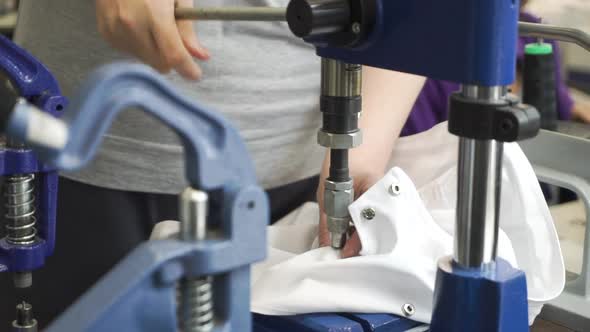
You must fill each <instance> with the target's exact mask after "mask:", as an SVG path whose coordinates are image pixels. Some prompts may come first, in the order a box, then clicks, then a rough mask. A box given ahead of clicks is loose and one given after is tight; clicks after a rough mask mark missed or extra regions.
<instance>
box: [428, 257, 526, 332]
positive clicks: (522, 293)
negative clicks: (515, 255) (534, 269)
mask: <svg viewBox="0 0 590 332" xmlns="http://www.w3.org/2000/svg"><path fill="white" fill-rule="evenodd" d="M528 330H529V324H528V302H527V286H526V278H525V275H524V272H522V271H520V270H517V269H515V268H513V267H512V266H511V265H510V263H508V262H507V261H505V260H503V259H499V258H498V259H497V260H496V263H495V265H494V266H493V267H491V268H490V269H489V270H486V271H481V270H479V269H466V268H462V267H459V266H456V265H455V264H454V263H453V260H452V258H451V257H443V258H442V259H441V260H440V261H439V264H438V272H437V275H436V285H435V289H434V310H433V313H432V321H431V325H430V331H432V332H471V331H478V332H524V331H527V332H528Z"/></svg>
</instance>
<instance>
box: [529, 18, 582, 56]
mask: <svg viewBox="0 0 590 332" xmlns="http://www.w3.org/2000/svg"><path fill="white" fill-rule="evenodd" d="M518 30H519V34H520V35H521V36H524V37H540V38H545V39H554V40H561V41H565V42H570V43H575V44H578V45H580V46H581V47H583V48H584V49H586V51H588V52H590V35H589V34H587V33H586V32H584V31H582V30H580V29H574V28H565V27H558V26H555V25H548V24H538V23H527V22H519V23H518Z"/></svg>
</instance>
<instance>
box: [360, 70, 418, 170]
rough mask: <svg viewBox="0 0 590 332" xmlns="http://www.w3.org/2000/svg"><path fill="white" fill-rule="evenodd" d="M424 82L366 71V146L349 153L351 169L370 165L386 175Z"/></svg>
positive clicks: (362, 122) (363, 126)
mask: <svg viewBox="0 0 590 332" xmlns="http://www.w3.org/2000/svg"><path fill="white" fill-rule="evenodd" d="M424 81H425V78H423V77H420V76H415V75H410V74H405V73H399V72H393V71H387V70H383V69H377V68H371V67H364V68H363V92H362V96H363V112H362V115H361V118H360V121H359V127H360V128H361V130H362V132H363V144H362V145H361V146H359V147H358V148H356V149H353V150H351V152H350V164H351V165H350V168H351V169H353V171H354V168H358V167H360V168H364V167H366V166H367V165H370V166H371V167H373V168H377V169H379V170H380V173H383V172H384V171H385V167H387V163H388V162H389V160H390V157H391V151H392V149H393V145H394V143H395V140H396V139H397V138H398V136H399V134H400V132H401V130H402V128H403V126H404V124H405V123H406V120H407V118H408V115H409V114H410V111H411V110H412V107H413V106H414V103H415V101H416V97H417V96H418V94H419V93H420V91H421V90H422V86H423V85H424Z"/></svg>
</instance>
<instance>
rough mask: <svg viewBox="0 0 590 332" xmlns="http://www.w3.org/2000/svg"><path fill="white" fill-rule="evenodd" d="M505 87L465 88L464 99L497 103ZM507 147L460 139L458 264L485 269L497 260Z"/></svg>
mask: <svg viewBox="0 0 590 332" xmlns="http://www.w3.org/2000/svg"><path fill="white" fill-rule="evenodd" d="M504 91H505V88H503V87H491V88H484V87H477V86H465V87H463V90H462V93H463V96H464V97H466V98H469V99H473V100H474V101H478V102H482V101H483V102H488V103H497V102H499V101H501V98H502V96H503V95H504ZM502 147H503V143H501V142H497V141H494V140H475V139H469V138H460V139H459V165H458V166H459V167H458V182H457V212H456V213H457V215H456V231H455V257H454V259H455V262H457V263H458V264H459V265H461V266H464V267H471V268H483V267H485V266H486V265H488V264H490V263H492V262H494V261H495V259H496V250H497V249H496V248H497V242H498V229H499V223H498V218H499V208H500V190H501V175H502V152H503V149H502Z"/></svg>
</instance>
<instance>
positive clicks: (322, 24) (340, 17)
mask: <svg viewBox="0 0 590 332" xmlns="http://www.w3.org/2000/svg"><path fill="white" fill-rule="evenodd" d="M287 23H288V24H289V28H290V29H291V32H293V34H294V35H295V36H297V37H300V38H307V37H314V36H319V35H325V34H330V33H337V32H342V31H345V30H346V29H347V28H348V26H349V25H350V24H351V15H350V3H349V1H347V0H291V1H290V2H289V5H288V6H287Z"/></svg>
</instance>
